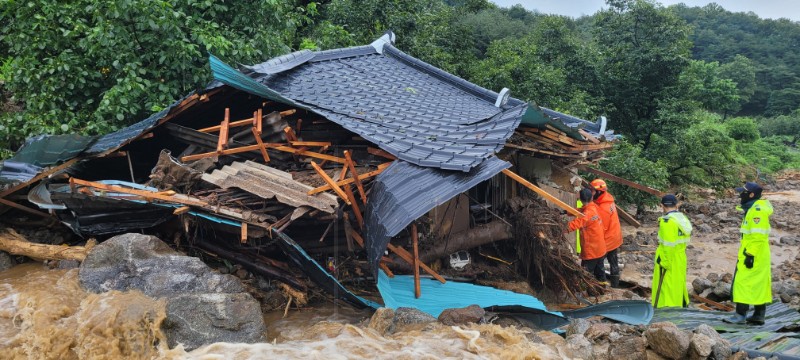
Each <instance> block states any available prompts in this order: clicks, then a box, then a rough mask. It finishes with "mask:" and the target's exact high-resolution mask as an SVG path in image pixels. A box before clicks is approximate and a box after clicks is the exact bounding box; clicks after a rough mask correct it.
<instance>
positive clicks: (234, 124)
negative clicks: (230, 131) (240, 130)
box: [197, 118, 254, 133]
mask: <svg viewBox="0 0 800 360" xmlns="http://www.w3.org/2000/svg"><path fill="white" fill-rule="evenodd" d="M253 120H254V119H253V118H247V119H242V120H236V121H231V122H229V123H228V127H229V128H235V127H240V126H246V125H250V124H252V123H253ZM223 122H224V120H223ZM221 129H222V124H220V125H215V126H209V127H207V128H202V129H199V130H197V131H199V132H202V133H211V132H217V131H220V130H221Z"/></svg>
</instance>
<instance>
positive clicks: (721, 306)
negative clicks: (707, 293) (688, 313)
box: [692, 295, 733, 311]
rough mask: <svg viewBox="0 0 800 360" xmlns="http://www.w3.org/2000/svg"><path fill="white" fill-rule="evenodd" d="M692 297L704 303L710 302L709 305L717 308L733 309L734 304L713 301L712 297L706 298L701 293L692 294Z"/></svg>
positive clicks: (723, 309)
mask: <svg viewBox="0 0 800 360" xmlns="http://www.w3.org/2000/svg"><path fill="white" fill-rule="evenodd" d="M692 299H694V300H697V301H699V302H702V303H705V304H708V305H711V306H712V307H714V308H716V309H717V310H722V311H733V306H729V305H725V304H720V303H718V302H716V301H713V300H711V299H706V298H704V297H702V296H700V295H692Z"/></svg>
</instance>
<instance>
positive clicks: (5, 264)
mask: <svg viewBox="0 0 800 360" xmlns="http://www.w3.org/2000/svg"><path fill="white" fill-rule="evenodd" d="M15 264H16V262H14V259H12V258H11V255H8V253H7V252H5V251H0V271H4V270H8V269H10V268H11V267H12V266H14V265H15Z"/></svg>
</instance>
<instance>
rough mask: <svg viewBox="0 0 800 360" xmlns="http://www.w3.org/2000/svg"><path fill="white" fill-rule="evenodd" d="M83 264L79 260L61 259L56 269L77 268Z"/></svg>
mask: <svg viewBox="0 0 800 360" xmlns="http://www.w3.org/2000/svg"><path fill="white" fill-rule="evenodd" d="M80 266H81V262H80V261H78V260H59V261H58V263H57V264H56V269H61V270H69V269H77V268H79V267H80Z"/></svg>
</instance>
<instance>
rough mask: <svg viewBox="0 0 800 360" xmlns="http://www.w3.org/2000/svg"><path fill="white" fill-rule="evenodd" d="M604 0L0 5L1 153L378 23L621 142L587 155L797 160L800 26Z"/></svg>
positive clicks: (669, 169) (628, 161) (724, 176)
mask: <svg viewBox="0 0 800 360" xmlns="http://www.w3.org/2000/svg"><path fill="white" fill-rule="evenodd" d="M607 3H608V6H607V9H605V10H602V11H599V12H598V13H596V14H594V15H592V16H586V17H582V18H579V19H570V18H567V17H563V16H556V15H547V14H541V13H537V12H531V11H528V10H526V9H524V8H522V7H521V6H514V7H511V8H499V7H497V6H496V5H494V4H492V3H490V2H489V1H488V0H389V1H387V0H325V1H321V2H319V3H316V2H311V1H307V0H290V1H278V0H243V1H236V2H218V1H209V0H188V1H183V2H174V1H167V0H114V1H108V2H95V1H89V0H78V1H72V2H67V3H63V2H62V3H52V2H48V1H42V0H32V1H27V2H20V1H13V0H12V1H5V2H2V3H0V105H4V104H13V105H11V106H4V107H2V106H0V152H5V154H7V153H8V151H9V150H10V149H15V148H17V147H18V146H19V145H20V144H21V143H22V141H23V140H24V138H25V137H27V136H30V135H35V134H40V133H69V132H80V133H87V134H98V133H103V132H106V131H110V130H113V129H116V128H118V127H120V126H124V125H127V124H130V123H132V122H134V121H136V120H139V119H142V118H144V117H145V116H147V115H149V114H150V113H152V112H154V111H156V110H159V109H161V108H163V107H164V106H166V105H167V104H169V103H170V102H171V101H174V100H175V99H177V98H179V97H180V96H182V95H184V94H186V93H188V92H189V91H191V90H194V89H197V88H198V87H201V86H203V85H204V84H206V83H207V81H208V80H209V75H210V74H209V71H208V69H207V56H208V54H209V53H214V54H215V55H217V56H220V57H221V58H222V59H223V60H225V61H227V62H229V63H255V62H259V61H263V60H265V59H267V58H270V57H272V56H275V55H279V54H282V53H286V52H288V51H291V50H298V49H328V48H336V47H344V46H353V45H362V44H367V43H369V42H371V41H373V40H374V39H376V38H378V37H379V36H381V35H382V34H383V33H384V32H386V31H388V30H392V31H394V32H395V33H396V34H397V42H398V44H397V46H398V48H400V49H402V50H403V51H406V52H408V53H410V54H411V55H414V56H416V57H419V58H421V59H423V60H425V61H427V62H429V63H431V64H433V65H435V66H437V67H440V68H442V69H445V70H447V71H449V72H452V73H454V74H456V75H459V76H462V77H464V78H466V79H467V80H470V81H472V82H475V83H477V84H479V85H482V86H484V87H487V88H489V89H493V90H496V91H497V90H500V89H501V88H503V87H508V88H510V89H511V91H512V95H513V96H515V97H517V98H521V99H524V100H527V101H533V102H536V103H537V104H540V105H543V106H547V107H550V108H553V109H556V110H559V111H563V112H567V113H570V114H573V115H576V116H579V117H583V118H586V119H596V118H597V117H598V116H601V115H605V116H607V117H608V118H609V119H610V128H612V129H614V130H616V131H617V133H620V134H622V135H624V137H625V141H623V142H622V143H621V144H620V145H619V146H617V147H616V149H615V150H613V151H611V152H610V153H609V154H608V156H607V160H605V161H603V162H602V163H601V167H602V168H603V169H605V170H607V171H609V172H611V173H615V174H618V175H620V176H624V177H627V178H630V179H631V180H635V181H639V182H641V183H644V184H647V185H650V186H653V187H657V188H661V189H668V188H673V189H675V190H686V189H690V188H691V187H694V186H702V187H713V188H716V189H722V188H725V187H729V186H731V185H733V184H734V183H737V182H738V181H740V180H742V179H744V178H752V177H753V176H756V174H765V173H771V172H774V171H778V170H781V169H783V168H786V167H800V155H798V152H797V150H796V146H797V142H798V139H800V110H798V109H800V54H798V53H797V52H796V51H794V50H795V48H796V47H797V45H798V44H799V43H800V24H797V23H794V22H791V21H786V20H764V19H760V18H758V17H757V16H755V15H752V14H737V13H730V12H728V11H725V10H724V9H722V8H721V7H719V6H718V5H713V4H712V5H709V6H706V7H703V8H689V7H686V6H672V7H669V8H665V7H663V6H661V5H658V4H657V3H656V2H655V1H653V0H607ZM3 94H12V95H13V98H12V99H2V97H3ZM0 155H3V154H0ZM614 191H615V192H616V193H617V194H618V197H619V198H620V199H621V200H623V201H626V202H631V203H637V204H646V203H648V202H652V201H654V200H655V199H653V198H652V196H649V195H645V194H643V193H640V192H637V191H635V190H631V189H623V188H614Z"/></svg>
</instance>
